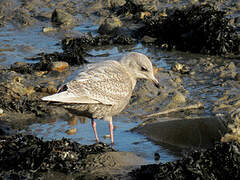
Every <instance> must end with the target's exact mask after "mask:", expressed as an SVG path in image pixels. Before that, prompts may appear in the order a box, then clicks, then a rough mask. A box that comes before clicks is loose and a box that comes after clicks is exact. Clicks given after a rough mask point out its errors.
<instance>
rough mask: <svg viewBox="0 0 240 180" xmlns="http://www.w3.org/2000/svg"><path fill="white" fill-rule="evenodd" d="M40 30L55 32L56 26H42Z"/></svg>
mask: <svg viewBox="0 0 240 180" xmlns="http://www.w3.org/2000/svg"><path fill="white" fill-rule="evenodd" d="M42 31H43V32H44V33H48V32H55V31H57V28H54V27H44V28H43V29H42Z"/></svg>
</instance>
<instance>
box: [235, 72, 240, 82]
mask: <svg viewBox="0 0 240 180" xmlns="http://www.w3.org/2000/svg"><path fill="white" fill-rule="evenodd" d="M235 80H236V81H240V73H237V74H236V76H235Z"/></svg>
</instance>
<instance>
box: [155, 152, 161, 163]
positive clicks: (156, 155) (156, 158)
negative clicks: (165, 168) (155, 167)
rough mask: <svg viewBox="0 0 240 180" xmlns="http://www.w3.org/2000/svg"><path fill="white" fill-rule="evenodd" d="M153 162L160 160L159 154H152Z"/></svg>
mask: <svg viewBox="0 0 240 180" xmlns="http://www.w3.org/2000/svg"><path fill="white" fill-rule="evenodd" d="M154 160H155V161H159V160H160V154H159V153H154Z"/></svg>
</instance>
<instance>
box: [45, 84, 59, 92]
mask: <svg viewBox="0 0 240 180" xmlns="http://www.w3.org/2000/svg"><path fill="white" fill-rule="evenodd" d="M47 92H48V93H49V94H54V93H56V92H57V88H56V87H54V86H52V85H50V86H48V87H47Z"/></svg>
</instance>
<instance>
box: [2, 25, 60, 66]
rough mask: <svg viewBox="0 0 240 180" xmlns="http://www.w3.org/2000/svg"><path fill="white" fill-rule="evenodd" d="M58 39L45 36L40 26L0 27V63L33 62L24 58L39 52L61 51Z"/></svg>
mask: <svg viewBox="0 0 240 180" xmlns="http://www.w3.org/2000/svg"><path fill="white" fill-rule="evenodd" d="M58 43H59V40H58V39H56V37H53V36H50V35H49V36H47V35H46V34H44V33H43V32H42V27H41V26H32V27H26V28H23V29H16V28H15V27H13V26H12V25H7V26H6V27H3V28H0V65H11V64H13V63H15V62H33V61H29V60H26V58H30V57H32V56H35V55H36V54H39V53H43V52H44V53H51V52H54V51H58V52H59V51H61V47H60V46H59V45H57V44H58Z"/></svg>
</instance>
